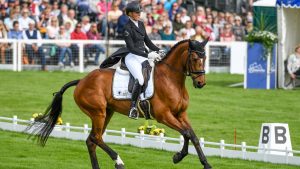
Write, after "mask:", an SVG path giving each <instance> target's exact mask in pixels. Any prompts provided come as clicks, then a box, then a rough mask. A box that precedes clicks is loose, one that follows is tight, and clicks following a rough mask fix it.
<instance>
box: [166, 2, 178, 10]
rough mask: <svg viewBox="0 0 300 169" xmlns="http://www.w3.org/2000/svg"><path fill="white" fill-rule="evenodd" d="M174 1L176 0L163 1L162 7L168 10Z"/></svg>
mask: <svg viewBox="0 0 300 169" xmlns="http://www.w3.org/2000/svg"><path fill="white" fill-rule="evenodd" d="M175 2H176V0H168V1H164V9H165V10H166V11H169V10H170V9H171V8H172V5H173V4H174V3H175Z"/></svg>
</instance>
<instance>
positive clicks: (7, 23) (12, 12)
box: [4, 9, 18, 30]
mask: <svg viewBox="0 0 300 169" xmlns="http://www.w3.org/2000/svg"><path fill="white" fill-rule="evenodd" d="M16 20H18V18H17V15H16V12H15V10H14V9H13V10H10V12H9V17H6V18H5V19H4V24H5V26H6V29H7V30H10V29H13V22H14V21H16Z"/></svg>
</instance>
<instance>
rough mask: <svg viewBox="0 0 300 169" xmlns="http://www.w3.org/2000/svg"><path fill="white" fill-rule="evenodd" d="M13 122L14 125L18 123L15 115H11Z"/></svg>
mask: <svg viewBox="0 0 300 169" xmlns="http://www.w3.org/2000/svg"><path fill="white" fill-rule="evenodd" d="M13 124H14V125H17V124H18V117H17V116H13Z"/></svg>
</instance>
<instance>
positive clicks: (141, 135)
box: [140, 130, 145, 147]
mask: <svg viewBox="0 0 300 169" xmlns="http://www.w3.org/2000/svg"><path fill="white" fill-rule="evenodd" d="M144 135H145V133H144V130H140V140H141V142H140V147H143V142H144V140H145V137H144Z"/></svg>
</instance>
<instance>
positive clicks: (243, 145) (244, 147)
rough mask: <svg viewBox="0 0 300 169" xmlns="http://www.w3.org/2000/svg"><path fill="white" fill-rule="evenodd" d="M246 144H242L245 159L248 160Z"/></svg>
mask: <svg viewBox="0 0 300 169" xmlns="http://www.w3.org/2000/svg"><path fill="white" fill-rule="evenodd" d="M246 151H247V150H246V142H242V152H243V159H246Z"/></svg>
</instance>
